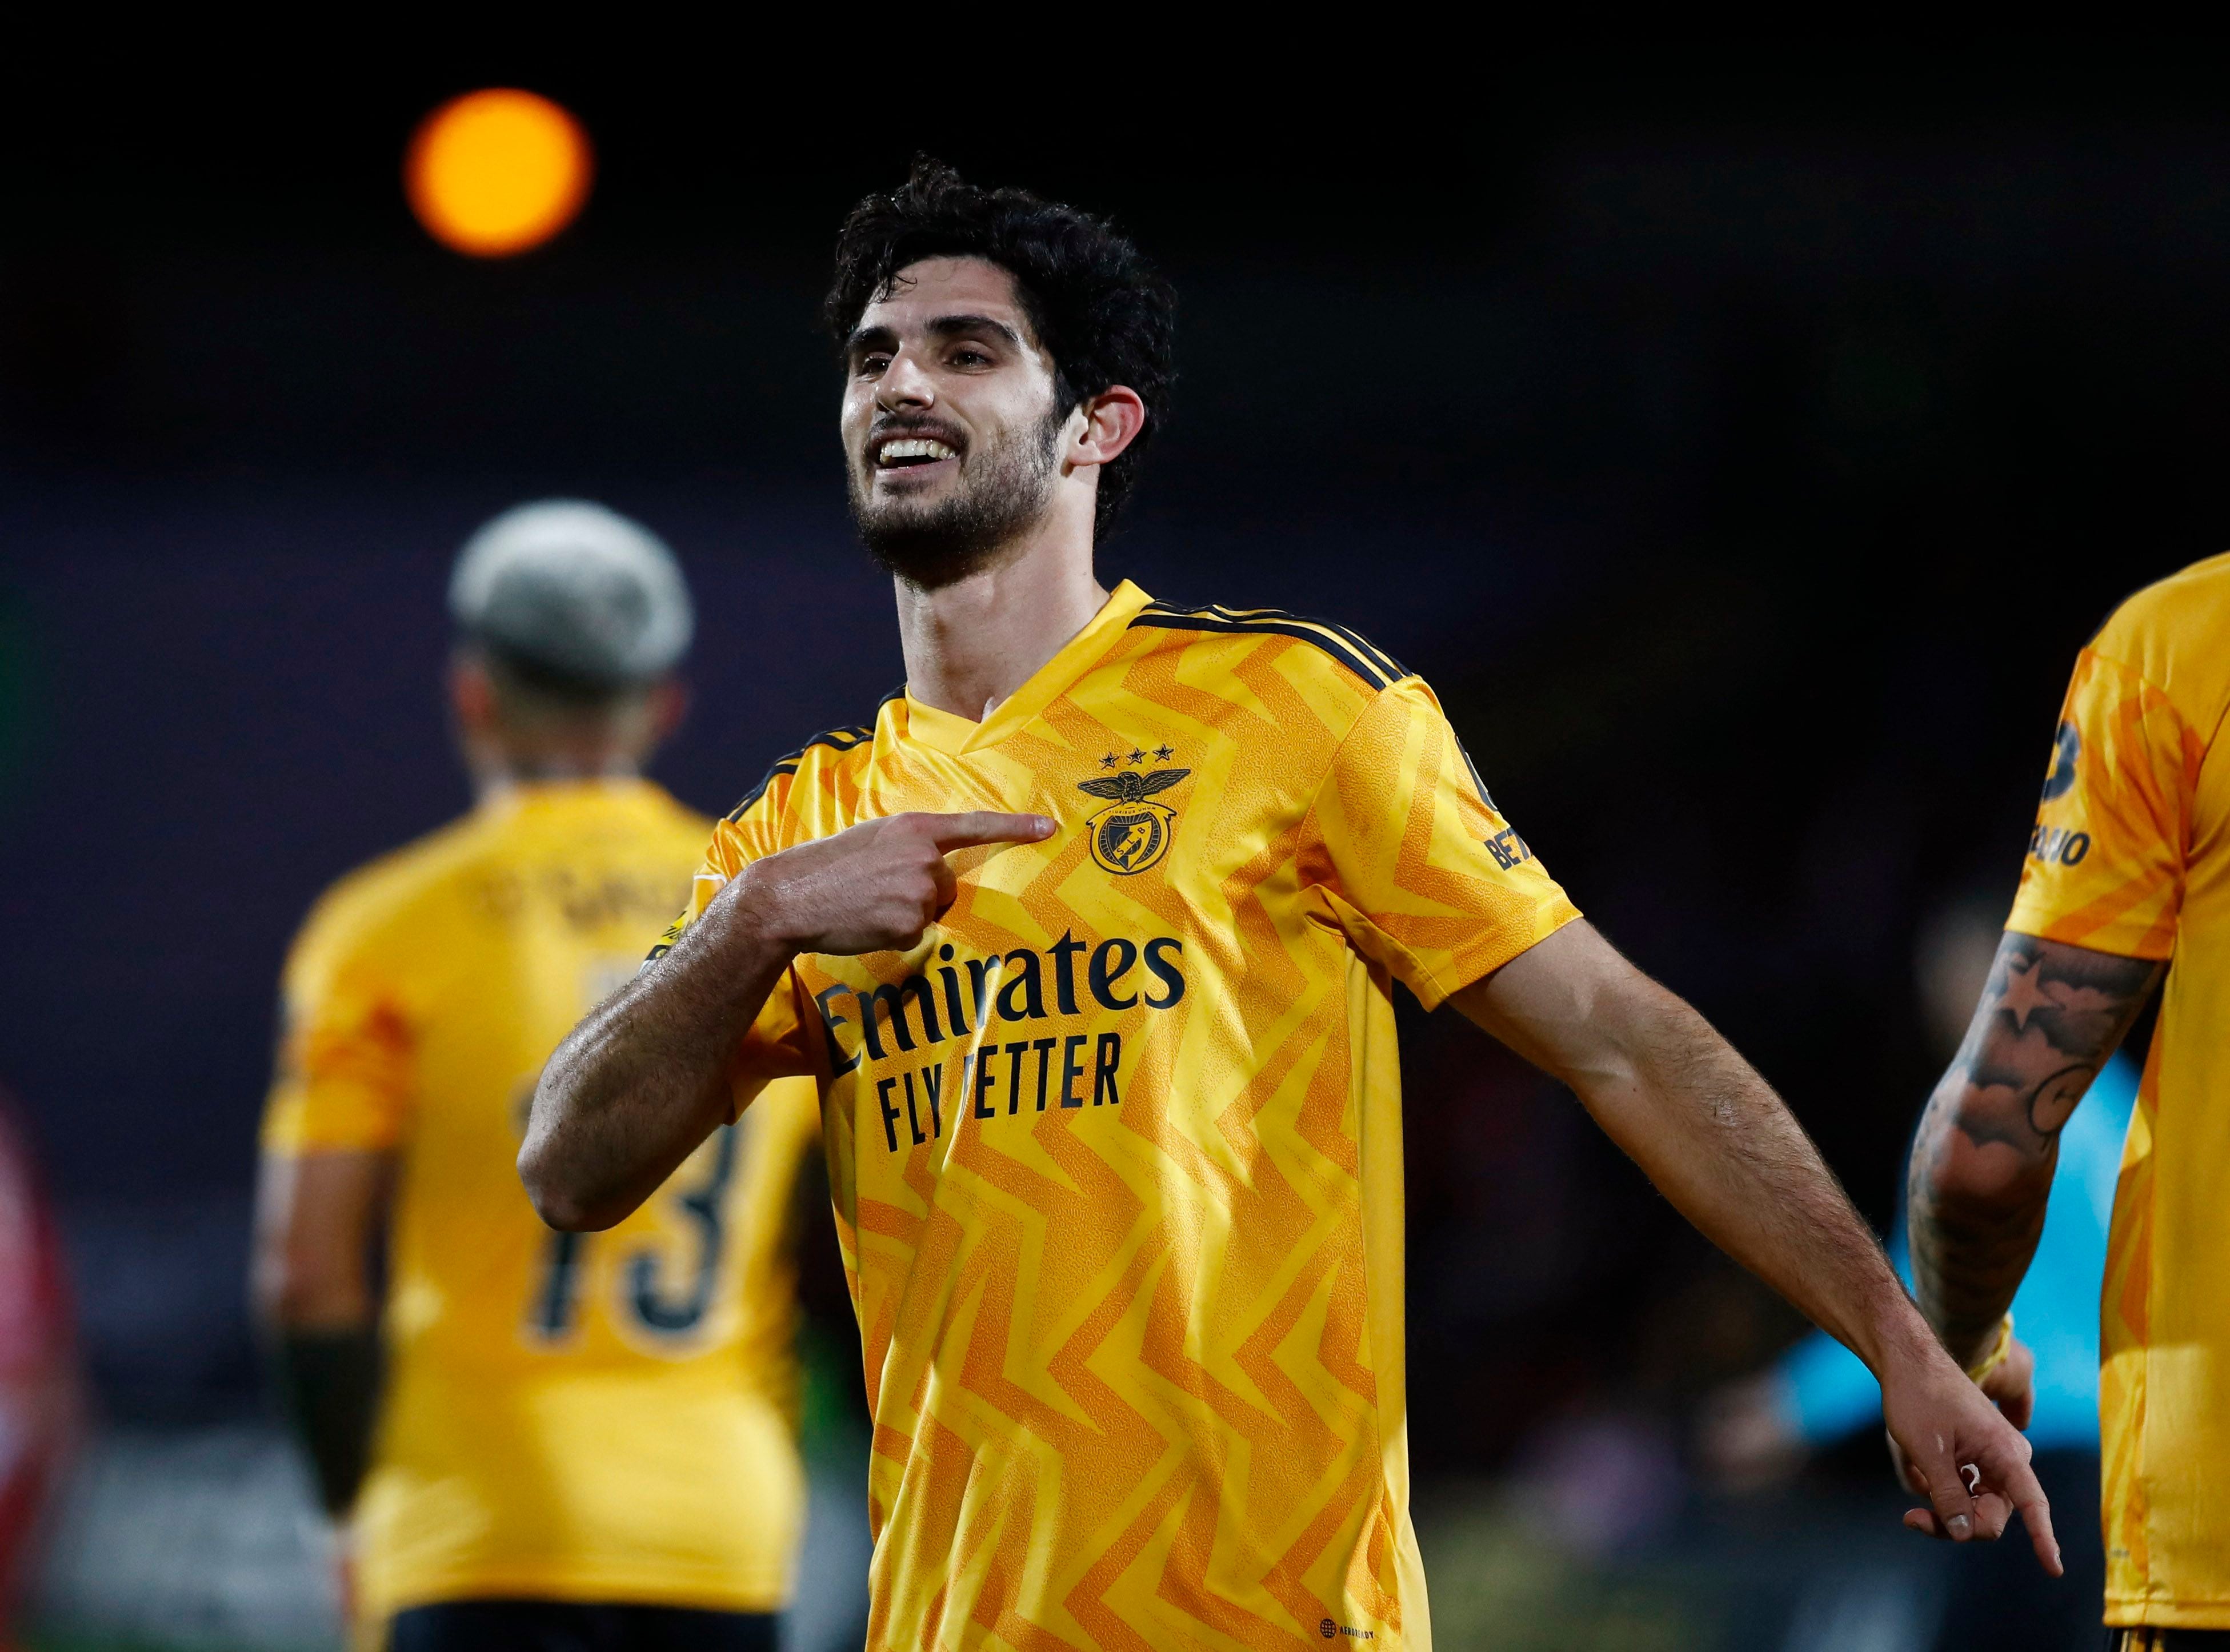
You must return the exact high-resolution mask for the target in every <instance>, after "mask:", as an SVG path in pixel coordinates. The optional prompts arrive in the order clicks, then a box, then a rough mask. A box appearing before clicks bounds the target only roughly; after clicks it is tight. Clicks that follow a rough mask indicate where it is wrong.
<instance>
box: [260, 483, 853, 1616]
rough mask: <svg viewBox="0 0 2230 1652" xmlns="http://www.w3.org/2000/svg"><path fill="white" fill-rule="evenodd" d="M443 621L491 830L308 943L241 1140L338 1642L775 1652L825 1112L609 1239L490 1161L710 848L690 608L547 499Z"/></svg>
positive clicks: (716, 1164) (699, 1160) (662, 554)
mask: <svg viewBox="0 0 2230 1652" xmlns="http://www.w3.org/2000/svg"><path fill="white" fill-rule="evenodd" d="M450 609H451V613H452V615H453V617H454V620H455V621H456V625H457V629H458V634H459V643H458V647H457V650H456V654H455V661H454V672H453V678H452V685H451V687H452V694H453V698H454V708H455V714H456V724H457V729H458V732H459V736H460V740H461V744H462V747H463V750H464V755H465V759H466V762H467V765H468V767H469V768H470V769H471V771H472V775H473V779H474V784H475V786H476V787H477V788H478V792H479V795H480V801H479V806H478V807H477V808H475V809H474V812H473V813H471V814H470V815H468V816H467V817H466V818H465V819H464V820H461V821H459V822H457V823H456V824H455V825H454V826H448V827H447V828H445V829H443V830H442V831H441V832H435V834H433V835H432V836H431V837H429V838H427V839H422V840H421V841H420V842H418V843H416V844H414V845H410V846H409V847H408V848H405V849H403V850H401V851H399V852H396V853H395V854H393V855H390V856H389V857H387V858H384V859H382V860H380V861H377V862H376V863H374V864H373V865H371V866H369V867H367V868H365V869H364V870H363V871H358V872H357V873H355V874H354V875H352V876H351V877H348V878H345V879H344V880H343V881H342V882H341V883H340V884H338V885H337V886H336V887H335V888H334V889H333V890H332V891H331V892H330V893H328V894H327V895H326V896H325V898H324V899H323V900H322V901H321V902H320V903H319V905H318V907H317V909H316V910H315V911H314V912H313V914H312V916H311V917H310V919H309V922H307V924H306V926H305V928H304V929H303V932H302V935H301V936H300V939H299V940H298V941H297V942H296V944H295V947H294V949H293V955H292V956H291V958H290V959H289V961H288V963H287V974H286V988H285V1016H286V1023H285V1032H284V1047H283V1053H282V1057H281V1062H280V1073H279V1077H278V1081H277V1083H276V1085H275V1087H274V1090H273V1092H272V1096H271V1102H270V1106H269V1109H268V1112H267V1116H266V1120H265V1126H264V1134H263V1151H264V1167H263V1177H262V1183H261V1193H260V1198H259V1211H258V1222H257V1253H256V1266H255V1294H256V1298H257V1301H258V1303H259V1305H260V1308H261V1314H262V1315H263V1317H264V1318H265V1320H266V1321H267V1323H268V1324H269V1326H270V1327H271V1330H272V1332H273V1334H274V1341H275V1344H276V1347H277V1352H278V1363H279V1369H280V1372H281V1380H282V1383H283V1385H284V1388H285V1391H286V1398H287V1403H288V1406H289V1410H290V1411H291V1413H292V1415H293V1418H294V1420H295V1424H296V1426H297V1429H298V1430H299V1432H300V1437H301V1439H302V1443H303V1445H304V1447H305V1449H306V1450H307V1452H308V1454H309V1456H310V1458H311V1461H312V1462H313V1465H314V1468H315V1470H316V1475H317V1480H318V1483H319V1490H320V1493H321V1495H322V1497H323V1500H324V1502H325V1507H326V1509H327V1510H328V1511H329V1512H330V1513H331V1514H332V1515H333V1516H334V1517H335V1519H336V1520H339V1521H342V1522H344V1523H345V1527H346V1531H347V1533H348V1535H349V1538H350V1539H351V1540H352V1542H353V1572H354V1585H353V1589H352V1591H351V1592H352V1593H353V1595H354V1597H355V1600H354V1617H355V1620H356V1624H357V1636H358V1645H359V1646H367V1647H369V1646H377V1645H380V1644H382V1643H384V1644H386V1645H388V1646H390V1647H391V1648H392V1649H394V1652H436V1649H439V1652H448V1649H460V1652H461V1649H473V1652H506V1649H552V1652H554V1649H559V1648H563V1649H568V1652H575V1649H577V1652H606V1649H609V1652H622V1649H636V1648H642V1649H652V1648H656V1649H674V1652H682V1649H708V1652H709V1649H745V1648H754V1649H762V1648H770V1647H771V1646H772V1645H773V1643H774V1622H775V1620H774V1618H773V1617H772V1616H771V1614H773V1613H774V1612H776V1611H777V1610H778V1609H780V1608H781V1607H782V1606H783V1604H784V1602H785V1599H786V1597H787V1595H788V1592H789V1590H790V1574H791V1570H792V1566H793V1562H794V1552H795V1550H796V1546H797V1542H798V1539H799V1535H800V1531H801V1522H802V1497H803V1490H802V1470H801V1468H800V1465H799V1462H798V1459H797V1454H796V1446H795V1443H794V1441H793V1437H792V1432H791V1427H790V1420H789V1418H788V1417H787V1416H786V1414H785V1411H786V1407H787V1405H788V1404H789V1400H790V1394H789V1392H788V1391H789V1389H790V1385H791V1380H792V1379H791V1374H790V1343H791V1334H792V1297H791V1279H790V1257H789V1244H788V1241H789V1238H790V1231H791V1213H792V1210H793V1199H792V1192H793V1187H794V1184H795V1182H796V1174H797V1171H798V1169H799V1167H800V1163H801V1160H802V1159H803V1158H804V1156H805V1155H806V1154H807V1152H808V1151H809V1147H810V1146H811V1143H812V1139H813V1137H814V1135H815V1130H816V1128H817V1111H816V1103H815V1096H814V1093H813V1089H812V1086H811V1085H810V1084H804V1085H795V1084H794V1085H791V1086H789V1087H787V1088H786V1090H784V1092H783V1094H782V1095H780V1096H776V1097H773V1098H770V1099H771V1100H772V1101H773V1102H774V1104H773V1105H772V1106H764V1107H759V1108H754V1109H752V1111H751V1115H750V1116H749V1117H748V1118H746V1119H744V1121H743V1122H741V1123H739V1124H738V1125H737V1126H736V1127H735V1128H732V1129H723V1130H719V1131H717V1132H715V1133H714V1134H713V1135H712V1136H711V1137H710V1138H709V1139H708V1140H707V1141H706V1142H705V1144H704V1145H703V1146H702V1147H700V1148H699V1150H698V1151H697V1152H696V1153H695V1154H693V1155H692V1156H691V1158H690V1159H689V1160H688V1162H686V1164H683V1165H681V1166H680V1167H678V1168H677V1169H676V1170H675V1171H674V1174H673V1175H672V1177H671V1178H670V1179H668V1180H667V1183H666V1185H665V1186H663V1187H661V1189H660V1190H659V1192H657V1193H656V1194H655V1195H654V1197H653V1198H651V1199H649V1200H648V1202H647V1203H646V1204H645V1205H643V1207H642V1209H641V1211H640V1212H638V1214H637V1215H636V1216H635V1218H633V1219H632V1220H630V1221H628V1223H626V1224H623V1225H621V1226H619V1227H617V1228H616V1229H614V1230H613V1231H611V1232H609V1233H607V1234H603V1235H599V1236H598V1237H595V1238H593V1239H591V1238H584V1237H580V1236H578V1235H573V1234H558V1233H553V1232H551V1231H549V1230H548V1229H547V1228H545V1226H544V1225H543V1224H542V1223H541V1221H540V1220H539V1219H538V1218H537V1217H536V1216H535V1214H534V1211H533V1209H532V1206H531V1205H529V1204H528V1203H527V1199H526V1196H525V1192H523V1191H522V1190H521V1189H520V1187H519V1180H518V1177H517V1174H516V1173H515V1171H514V1170H513V1169H512V1161H513V1159H514V1157H515V1155H516V1154H517V1151H518V1147H519V1133H520V1131H521V1129H522V1128H523V1127H524V1124H525V1116H526V1108H527V1102H528V1098H529V1097H530V1096H532V1093H533V1089H534V1083H535V1077H536V1075H537V1074H538V1071H539V1070H540V1069H541V1065H542V1062H543V1059H544V1057H545V1056H547V1055H548V1053H549V1051H550V1050H551V1046H552V1045H555V1044H556V1043H557V1041H558V1038H560V1037H562V1036H563V1035H564V1032H566V1030H567V1029H568V1028H569V1027H570V1026H571V1025H573V1023H574V1022H575V1021H576V1020H577V1019H579V1018H580V1016H581V1015H582V1014H583V1012H585V1011H587V1010H588V1009H589V1007H590V1006H592V1005H594V1004H595V1003H596V1001H597V1000H599V999H601V998H603V996H604V995H605V994H606V993H609V992H610V991H611V990H612V989H613V988H614V987H616V986H617V985H618V984H620V983H621V982H623V981H624V980H627V978H628V976H629V975H631V974H633V973H634V971H635V968H636V967H637V966H638V965H639V963H640V961H641V955H642V953H643V951H644V949H645V948H646V946H647V945H648V942H649V941H650V940H651V939H654V938H655V936H656V935H657V933H658V931H659V929H660V928H661V926H662V925H663V924H664V923H665V922H666V921H667V919H668V918H669V917H671V916H672V913H673V910H674V907H675V906H676V904H677V903H679V902H680V901H681V900H682V899H683V898H684V897H686V892H687V890H688V887H689V879H690V873H691V871H692V869H693V867H694V866H695V865H696V862H697V858H698V856H699V852H700V851H701V850H702V847H703V845H704V841H705V839H706V835H707V833H708V832H709V830H710V827H709V825H708V823H707V822H706V821H705V820H702V819H700V818H699V817H698V816H696V815H694V814H693V813H690V812H689V811H687V810H686V809H685V808H683V807H681V806H680V805H679V804H678V803H676V802H675V801H674V800H673V799H672V798H670V797H668V796H667V794H665V793H664V792H662V791H661V790H660V789H659V788H658V787H655V786H654V785H652V784H651V783H650V782H649V781H646V780H644V779H643V778H641V774H640V772H639V770H640V768H641V764H642V763H643V762H644V761H645V760H646V759H647V758H648V755H649V754H650V752H651V750H652V749H653V748H654V746H655V745H656V744H657V743H658V742H659V740H660V739H661V736H664V735H665V734H666V733H667V731H668V730H671V728H672V727H673V726H674V723H675V722H676V720H677V719H678V717H679V716H680V709H681V698H682V697H681V691H680V687H679V686H678V685H676V683H675V682H674V679H673V677H672V675H671V673H672V672H673V669H674V665H676V663H677V662H678V661H679V660H680V657H681V654H682V652H683V651H684V649H685V648H686V646H687V643H688V639H689V633H690V630H691V613H690V604H689V598H688V594H687V591H686V588H685V586H684V585H683V582H682V579H681V575H680V569H678V568H677V567H676V566H675V565H674V560H673V558H672V556H670V555H669V554H668V553H667V550H666V548H665V547H664V546H663V545H662V544H661V543H659V542H658V541H657V540H656V539H654V537H651V536H650V535H649V534H648V533H647V532H646V531H644V530H642V529H641V528H640V527H638V526H637V525H636V524H634V523H631V522H628V521H627V520H625V519H624V518H622V517H617V516H615V515H613V514H612V513H611V512H609V511H605V510H603V509H602V508H600V507H598V506H596V505H586V504H577V503H566V502H556V503H548V504H542V505H526V506H522V507H520V508H519V509H518V510H515V511H511V512H509V513H508V514H506V515H505V516H502V517H498V518H497V519H496V520H495V521H494V522H493V523H491V524H488V526H487V528H485V529H483V530H481V532H480V534H479V535H478V536H477V537H475V538H474V540H473V541H472V543H470V544H468V545H467V547H466V549H465V551H464V554H463V556H461V558H460V560H459V562H458V564H457V569H456V574H455V577H454V582H453V585H452V587H451V591H450ZM382 1240H383V1241H384V1246H385V1252H384V1265H383V1268H381V1267H380V1266H377V1265H376V1264H375V1262H374V1257H373V1253H374V1250H375V1248H376V1247H377V1245H378V1244H380V1242H381V1241H382ZM382 1280H383V1289H382V1286H381V1285H380V1284H379V1283H376V1281H382ZM383 1633H384V1634H385V1636H386V1639H385V1641H384V1642H383V1641H382V1635H383Z"/></svg>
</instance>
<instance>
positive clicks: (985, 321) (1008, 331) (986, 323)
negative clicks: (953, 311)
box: [928, 316, 1024, 350]
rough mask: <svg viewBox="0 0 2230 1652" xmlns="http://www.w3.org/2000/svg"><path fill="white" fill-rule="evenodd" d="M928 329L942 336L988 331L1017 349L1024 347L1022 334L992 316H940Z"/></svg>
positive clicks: (949, 336)
mask: <svg viewBox="0 0 2230 1652" xmlns="http://www.w3.org/2000/svg"><path fill="white" fill-rule="evenodd" d="M928 331H930V332H931V333H932V334H933V335H935V336H936V337H940V338H951V337H956V336H964V335H966V334H969V333H986V332H988V333H990V334H992V335H993V336H995V337H1000V338H1003V339H1005V340H1006V341H1007V342H1008V344H1011V345H1013V346H1014V348H1015V349H1016V350H1021V349H1022V348H1024V345H1023V344H1022V334H1020V333H1018V332H1016V331H1015V330H1014V329H1013V328H1012V327H1009V325H1007V324H1006V323H1005V322H1003V321H1001V320H999V319H997V318H996V317H992V316H939V317H938V318H936V319H935V320H934V321H931V323H930V324H929V327H928Z"/></svg>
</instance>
